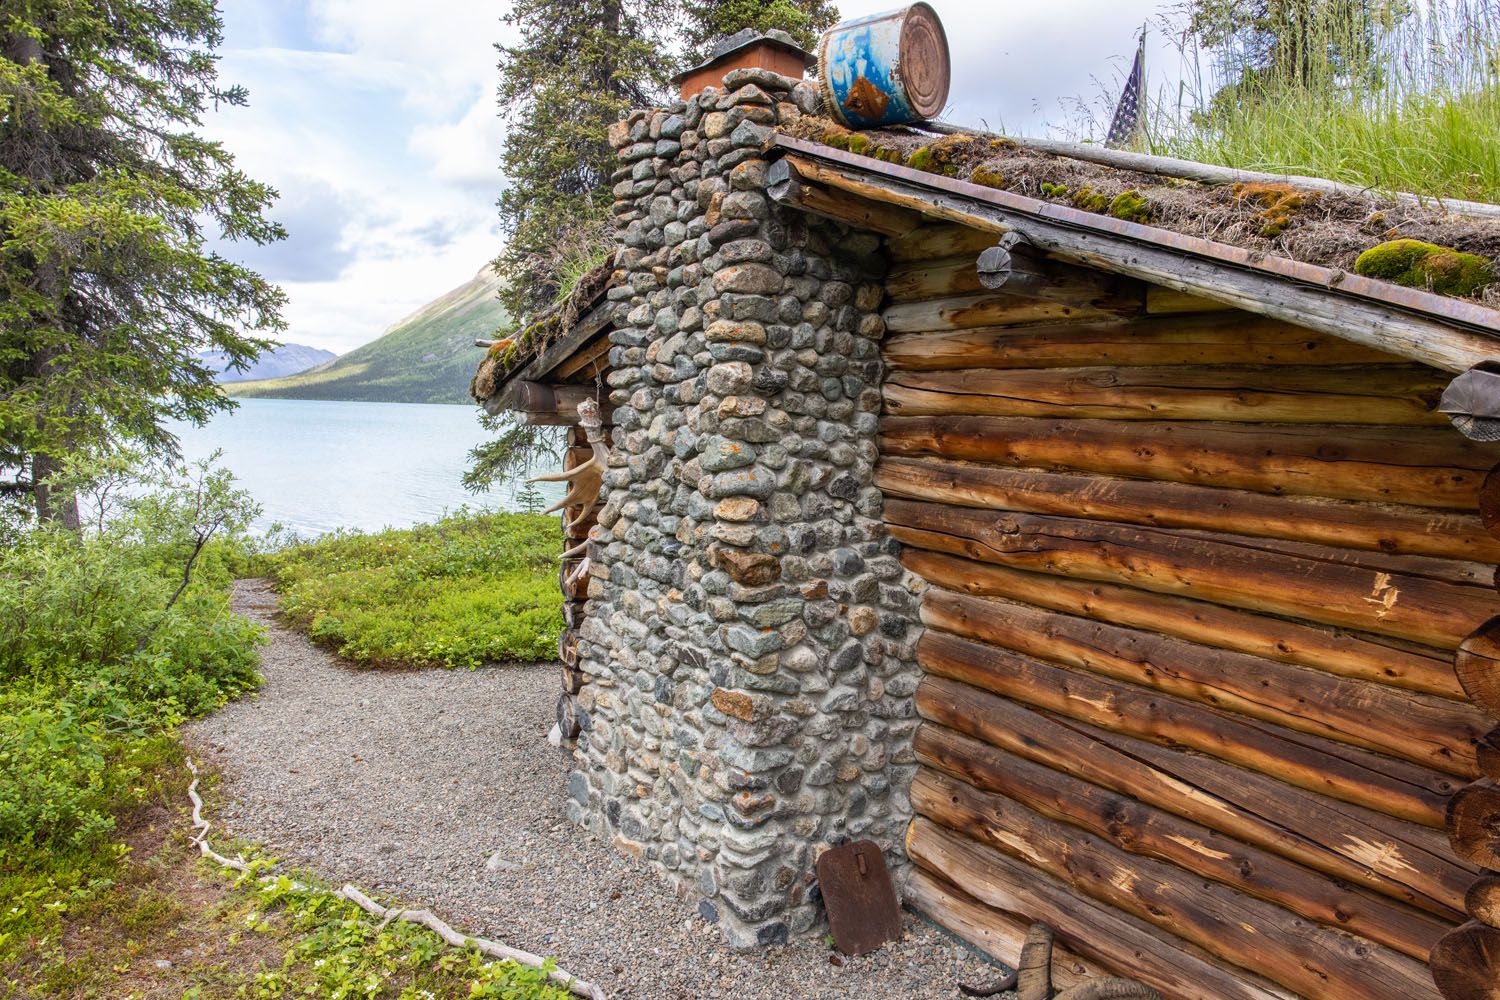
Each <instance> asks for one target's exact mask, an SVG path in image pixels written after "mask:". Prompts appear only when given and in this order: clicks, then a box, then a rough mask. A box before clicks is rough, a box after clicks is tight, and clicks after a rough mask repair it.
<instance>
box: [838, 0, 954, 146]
mask: <svg viewBox="0 0 1500 1000" xmlns="http://www.w3.org/2000/svg"><path fill="white" fill-rule="evenodd" d="M950 68H951V64H950V63H949V60H948V36H947V35H945V34H944V33H943V24H942V22H941V21H939V20H938V16H937V12H936V11H934V10H933V9H932V8H931V7H929V6H927V4H925V3H916V4H912V5H911V6H910V7H903V8H901V9H900V10H892V11H887V12H886V13H884V14H871V15H870V16H869V17H861V18H857V19H856V20H853V21H845V22H844V23H843V24H840V25H836V26H835V27H833V28H830V29H829V30H828V31H827V32H825V33H824V35H823V39H822V41H821V42H819V43H818V85H819V87H820V88H821V90H822V92H823V107H824V109H825V111H826V112H827V113H828V114H831V115H833V116H834V117H835V118H837V119H838V120H839V121H840V122H842V123H843V124H844V125H846V126H847V127H849V128H853V129H861V128H880V127H881V126H884V125H904V124H907V123H910V122H920V121H926V120H927V119H929V118H934V117H936V116H937V114H938V113H939V112H940V111H942V110H943V105H945V104H947V103H948V81H949V77H950Z"/></svg>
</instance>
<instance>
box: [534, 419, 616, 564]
mask: <svg viewBox="0 0 1500 1000" xmlns="http://www.w3.org/2000/svg"><path fill="white" fill-rule="evenodd" d="M578 425H579V426H580V427H582V428H583V434H584V437H585V438H586V439H587V440H588V442H589V444H590V445H591V446H592V447H593V449H594V453H593V455H591V456H589V460H588V461H587V462H584V463H583V464H582V465H576V466H574V467H573V468H571V469H567V470H565V471H563V472H553V473H549V474H547V475H545V476H537V477H535V478H534V479H532V480H530V481H531V482H533V483H567V484H568V492H567V493H566V494H564V496H563V498H562V499H561V500H559V501H558V502H557V503H555V504H553V505H552V506H551V507H548V508H547V510H546V513H548V514H551V513H553V512H554V511H559V510H562V509H563V508H564V507H582V508H583V509H582V510H581V511H579V513H578V516H577V517H575V518H573V520H571V521H568V522H567V524H566V525H565V530H567V531H572V530H573V529H574V528H576V527H578V526H579V525H580V524H582V523H583V522H584V521H585V520H586V519H587V518H588V516H589V515H590V514H592V513H593V512H594V508H595V507H597V506H598V505H599V491H600V489H602V488H603V486H604V470H605V469H607V468H609V448H608V447H607V446H606V445H605V444H604V425H603V423H602V422H601V421H600V419H599V404H598V403H596V402H595V401H594V400H592V399H585V400H584V401H583V402H581V403H579V404H578ZM586 544H587V542H582V543H579V544H578V545H575V546H573V547H572V548H570V549H568V550H567V551H566V552H564V553H563V558H564V559H572V558H576V557H577V556H579V555H582V554H583V553H582V551H580V550H582V549H583V547H584V546H585V545H586Z"/></svg>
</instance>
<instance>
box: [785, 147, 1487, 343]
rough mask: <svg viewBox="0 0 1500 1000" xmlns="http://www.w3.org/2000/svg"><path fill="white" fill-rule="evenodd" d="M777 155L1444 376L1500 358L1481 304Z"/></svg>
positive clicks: (863, 188)
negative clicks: (1437, 370) (1410, 361)
mask: <svg viewBox="0 0 1500 1000" xmlns="http://www.w3.org/2000/svg"><path fill="white" fill-rule="evenodd" d="M770 150H771V152H772V153H773V154H779V155H781V156H783V157H787V158H789V159H790V161H791V162H793V163H794V164H797V163H801V164H804V165H805V166H806V167H808V168H810V170H809V172H810V173H811V174H812V176H811V177H810V178H809V179H810V180H811V181H813V182H814V183H822V184H826V185H828V186H830V187H838V188H842V189H843V190H844V191H846V192H849V193H852V194H855V195H857V196H859V197H862V198H865V199H868V200H870V201H875V202H884V203H886V204H890V205H897V206H900V207H904V208H909V209H915V210H916V211H918V212H920V213H922V214H923V215H926V216H929V217H932V218H936V219H945V220H947V221H952V222H959V223H962V224H966V225H971V226H975V227H977V228H981V229H989V230H991V231H993V232H995V233H996V234H997V235H998V234H1001V233H1005V232H1017V233H1019V234H1020V235H1022V236H1023V237H1025V238H1026V239H1027V241H1028V242H1030V243H1032V244H1033V245H1035V246H1037V247H1039V248H1040V249H1042V250H1043V251H1045V252H1048V253H1052V254H1054V255H1056V256H1059V257H1066V258H1071V259H1073V260H1076V261H1079V262H1081V263H1084V264H1088V265H1090V266H1093V267H1097V268H1099V269H1101V270H1107V271H1112V272H1115V273H1119V274H1126V275H1130V276H1133V277H1137V278H1142V279H1144V280H1147V281H1151V282H1154V283H1156V284H1160V285H1163V286H1165V287H1169V288H1176V289H1177V290H1179V291H1183V292H1188V293H1191V294H1194V295H1199V296H1202V297H1204V298H1208V299H1213V300H1216V301H1220V302H1224V303H1226V304H1229V305H1232V306H1235V307H1236V308H1240V309H1244V310H1246V311H1247V312H1253V313H1258V314H1261V315H1267V316H1272V317H1275V318H1278V319H1282V320H1285V321H1288V322H1295V323H1298V324H1300V325H1303V326H1307V327H1309V328H1311V329H1315V330H1319V331H1320V332H1324V333H1329V334H1332V335H1334V336H1338V337H1342V338H1344V339H1346V340H1352V341H1356V342H1359V343H1364V344H1367V345H1368V346H1372V347H1375V348H1377V349H1379V350H1384V351H1388V352H1390V353H1393V354H1397V355H1399V356H1402V357H1408V358H1411V359H1413V360H1416V361H1420V362H1422V363H1424V364H1428V365H1432V366H1434V367H1437V368H1441V369H1444V370H1446V371H1451V372H1460V371H1465V370H1467V369H1468V368H1470V367H1472V366H1473V365H1475V364H1478V363H1479V362H1481V361H1485V360H1489V359H1492V358H1497V357H1500V311H1497V310H1495V309H1491V308H1489V307H1487V306H1484V305H1481V304H1480V303H1477V302H1471V301H1467V300H1463V299H1453V298H1448V297H1445V296H1441V295H1437V294H1435V293H1432V292H1428V291H1424V290H1421V289H1415V288H1406V287H1403V286H1400V285H1394V284H1391V283H1389V282H1384V281H1376V280H1373V279H1370V278H1365V277H1362V276H1360V275H1356V274H1350V273H1349V272H1347V271H1343V270H1338V269H1335V268H1328V267H1322V266H1320V265H1317V264H1309V263H1305V262H1302V261H1295V260H1290V259H1288V258H1285V257H1276V256H1270V255H1265V254H1261V253H1257V252H1254V251H1250V250H1246V249H1244V248H1242V247H1236V246H1232V245H1230V244H1226V243H1218V242H1215V241H1213V240H1207V239H1203V238H1201V237H1196V236H1188V235H1185V234H1182V233H1176V232H1172V231H1170V230H1165V229H1160V228H1157V227H1155V226H1149V225H1144V224H1142V223H1137V222H1127V221H1124V220H1120V219H1115V218H1112V217H1110V216H1102V215H1097V214H1095V213H1092V212H1086V211H1083V210H1082V209H1078V208H1074V207H1072V206H1067V205H1058V204H1054V203H1051V202H1045V201H1039V200H1037V199H1034V198H1028V197H1025V196H1024V195H1018V194H1015V193H1014V192H1010V191H1002V190H998V189H995V188H989V187H984V186H982V185H979V184H974V183H971V182H969V181H963V180H957V179H955V178H951V177H945V176H942V175H940V174H929V173H926V172H923V171H920V170H914V169H912V168H910V167H906V166H901V165H898V164H894V163H888V162H886V161H884V160H876V159H873V158H871V157H866V156H861V155H859V154H856V153H849V152H845V151H844V150H840V149H834V148H832V147H829V146H824V145H822V144H820V143H815V142H810V141H808V140H804V139H798V138H795V137H792V136H786V135H777V136H775V137H774V138H773V139H772V141H771V143H770Z"/></svg>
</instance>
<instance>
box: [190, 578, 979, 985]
mask: <svg viewBox="0 0 1500 1000" xmlns="http://www.w3.org/2000/svg"><path fill="white" fill-rule="evenodd" d="M235 608H236V610H237V611H239V612H240V613H241V614H243V615H245V616H247V617H249V618H251V619H253V620H255V621H257V622H260V623H262V624H264V625H265V626H266V627H267V628H268V629H269V633H270V634H269V639H270V644H269V645H268V646H267V647H265V649H264V651H263V653H262V662H261V672H262V673H263V674H264V676H265V680H266V683H265V687H264V688H262V690H261V691H260V693H259V695H258V697H253V698H246V699H242V700H240V701H238V702H236V703H234V704H231V705H229V706H228V707H226V708H225V709H224V710H223V711H221V712H219V713H218V714H216V715H214V716H212V717H210V718H208V719H205V720H203V721H201V722H198V723H196V724H195V725H194V726H193V727H192V730H191V732H190V733H189V741H190V745H191V746H192V747H193V748H194V750H195V752H196V753H198V754H200V755H202V756H203V757H204V758H206V759H207V760H208V761H210V762H211V763H213V764H214V765H215V766H216V767H217V768H218V769H219V770H220V771H221V772H222V773H223V775H224V785H223V787H222V789H221V791H220V795H219V799H220V802H221V803H222V808H221V809H220V811H219V816H218V818H219V819H220V820H221V821H222V822H223V823H224V824H225V825H226V826H227V827H228V829H229V830H230V831H231V832H232V833H234V834H236V835H239V836H243V837H246V838H248V839H251V840H255V841H257V842H259V843H262V844H265V845H266V846H267V847H268V848H270V849H271V850H272V851H273V852H275V853H276V854H277V855H278V856H279V857H282V858H284V859H287V860H288V861H291V862H293V863H295V864H300V865H306V866H308V867H311V868H313V869H315V870H317V871H318V872H320V873H321V874H322V875H324V876H325V877H326V878H327V879H328V880H329V881H331V882H342V881H350V882H354V883H355V884H357V885H360V886H361V887H363V888H365V889H373V890H375V891H378V892H383V893H390V894H393V895H395V896H398V897H400V898H401V899H402V900H405V901H410V902H416V903H419V904H422V905H428V906H431V907H432V908H433V909H434V910H435V911H437V912H438V913H439V914H440V915H442V916H444V917H445V918H447V919H448V920H450V921H452V922H453V923H455V924H456V925H458V924H461V925H463V926H464V927H465V928H466V929H468V930H470V931H471V932H474V933H480V934H484V935H488V936H491V937H496V938H499V939H501V940H503V941H505V942H506V943H508V944H512V945H515V946H517V947H521V948H525V949H528V950H530V951H534V952H539V953H541V954H544V955H553V956H555V957H556V958H557V960H558V964H559V965H561V966H562V967H563V968H565V969H567V970H569V971H570V972H572V973H574V974H575V975H578V976H582V977H583V978H585V979H589V980H591V981H593V982H594V983H596V984H598V985H599V986H600V987H602V988H603V989H604V990H605V991H606V992H607V993H608V994H609V995H610V997H611V1000H615V998H627V997H628V998H637V1000H679V998H680V1000H704V998H714V997H723V998H729V997H733V998H736V1000H761V998H764V1000H773V998H774V1000H791V998H819V1000H823V998H834V997H837V998H839V1000H898V998H900V1000H917V998H928V997H930V998H939V997H941V998H944V1000H951V998H954V997H957V996H958V995H959V994H958V991H957V989H956V987H955V984H956V983H957V982H959V981H960V980H961V981H964V982H969V983H974V982H983V981H986V980H988V979H990V978H992V977H993V974H994V970H993V969H992V968H990V967H988V966H987V965H985V964H984V963H983V962H982V961H981V960H979V959H978V958H976V957H975V956H974V955H973V954H971V953H970V952H969V951H968V950H967V949H966V948H964V947H962V946H960V945H958V944H956V943H955V942H954V941H953V939H951V938H949V937H947V936H946V935H944V934H943V933H942V932H940V931H938V930H937V929H935V928H933V927H931V926H929V925H927V924H925V923H923V922H922V921H920V920H919V919H917V918H916V917H914V916H912V915H911V914H906V923H907V933H906V935H905V937H904V938H903V940H902V941H900V942H899V943H897V944H894V945H891V946H888V947H887V948H885V949H883V950H882V951H880V952H878V953H876V954H874V955H871V956H867V957H865V958H857V959H856V958H843V959H841V961H842V965H834V964H832V962H831V961H830V954H831V953H830V951H829V950H828V948H827V947H826V946H825V945H824V944H823V943H822V942H821V941H817V940H803V941H799V942H794V943H792V944H791V945H789V946H786V947H783V948H775V949H772V950H770V951H767V952H764V953H762V954H757V955H735V954H732V953H730V952H729V951H728V950H727V949H725V948H724V946H723V945H722V943H721V941H720V938H719V932H718V930H717V929H716V928H715V927H712V926H710V925H708V924H706V923H704V922H703V921H702V920H701V919H699V918H698V916H697V915H696V906H695V904H693V903H691V902H689V901H684V900H679V899H678V898H677V897H676V895H675V894H674V891H673V889H672V886H671V884H670V883H668V882H667V881H666V879H665V878H663V877H661V876H659V875H658V874H657V873H656V872H654V871H653V870H651V869H650V868H648V867H646V866H645V865H644V864H642V863H640V862H637V861H635V860H633V859H631V858H629V857H626V856H624V855H622V854H620V853H619V852H617V851H615V850H614V849H613V848H611V847H610V846H609V845H608V844H607V843H604V842H602V841H600V840H597V839H595V838H592V837H590V836H588V835H586V834H584V833H583V832H582V831H580V830H579V829H578V828H577V827H575V826H573V825H572V824H570V823H569V822H568V821H567V820H566V819H565V818H564V816H563V813H562V804H563V800H564V797H565V794H566V791H565V785H566V781H567V773H568V765H569V760H570V757H569V755H567V754H565V753H563V752H562V751H559V750H556V749H554V748H552V747H550V746H548V745H547V743H546V733H547V729H548V728H549V727H550V725H551V723H552V712H553V703H554V702H555V700H556V698H557V668H556V666H554V665H544V666H499V667H490V668H486V669H482V670H477V671H464V670H423V671H373V670H355V669H352V668H350V667H347V666H345V665H344V664H342V663H341V661H339V659H338V658H337V657H336V656H333V655H331V654H330V653H328V652H325V651H324V650H322V649H319V648H318V647H316V646H313V645H311V644H310V643H309V642H308V641H307V640H306V638H304V637H303V636H302V635H301V634H300V633H298V632H295V631H293V630H291V629H289V628H287V627H285V626H284V625H282V624H281V623H280V622H279V621H278V620H277V618H276V617H275V611H276V598H275V594H273V593H272V592H271V591H270V589H269V585H268V584H267V583H266V582H265V581H258V580H251V581H241V582H240V583H239V584H237V585H236V590H235Z"/></svg>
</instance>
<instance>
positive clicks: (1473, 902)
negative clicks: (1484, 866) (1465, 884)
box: [1464, 875, 1500, 927]
mask: <svg viewBox="0 0 1500 1000" xmlns="http://www.w3.org/2000/svg"><path fill="white" fill-rule="evenodd" d="M1464 909H1466V910H1468V911H1469V916H1471V917H1473V918H1474V919H1475V920H1477V921H1479V922H1480V923H1482V924H1488V925H1489V926H1491V927H1500V875H1486V876H1485V877H1484V878H1482V879H1480V880H1479V881H1478V882H1475V883H1474V884H1473V885H1471V886H1469V891H1468V892H1467V893H1466V894H1465V895H1464Z"/></svg>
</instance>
